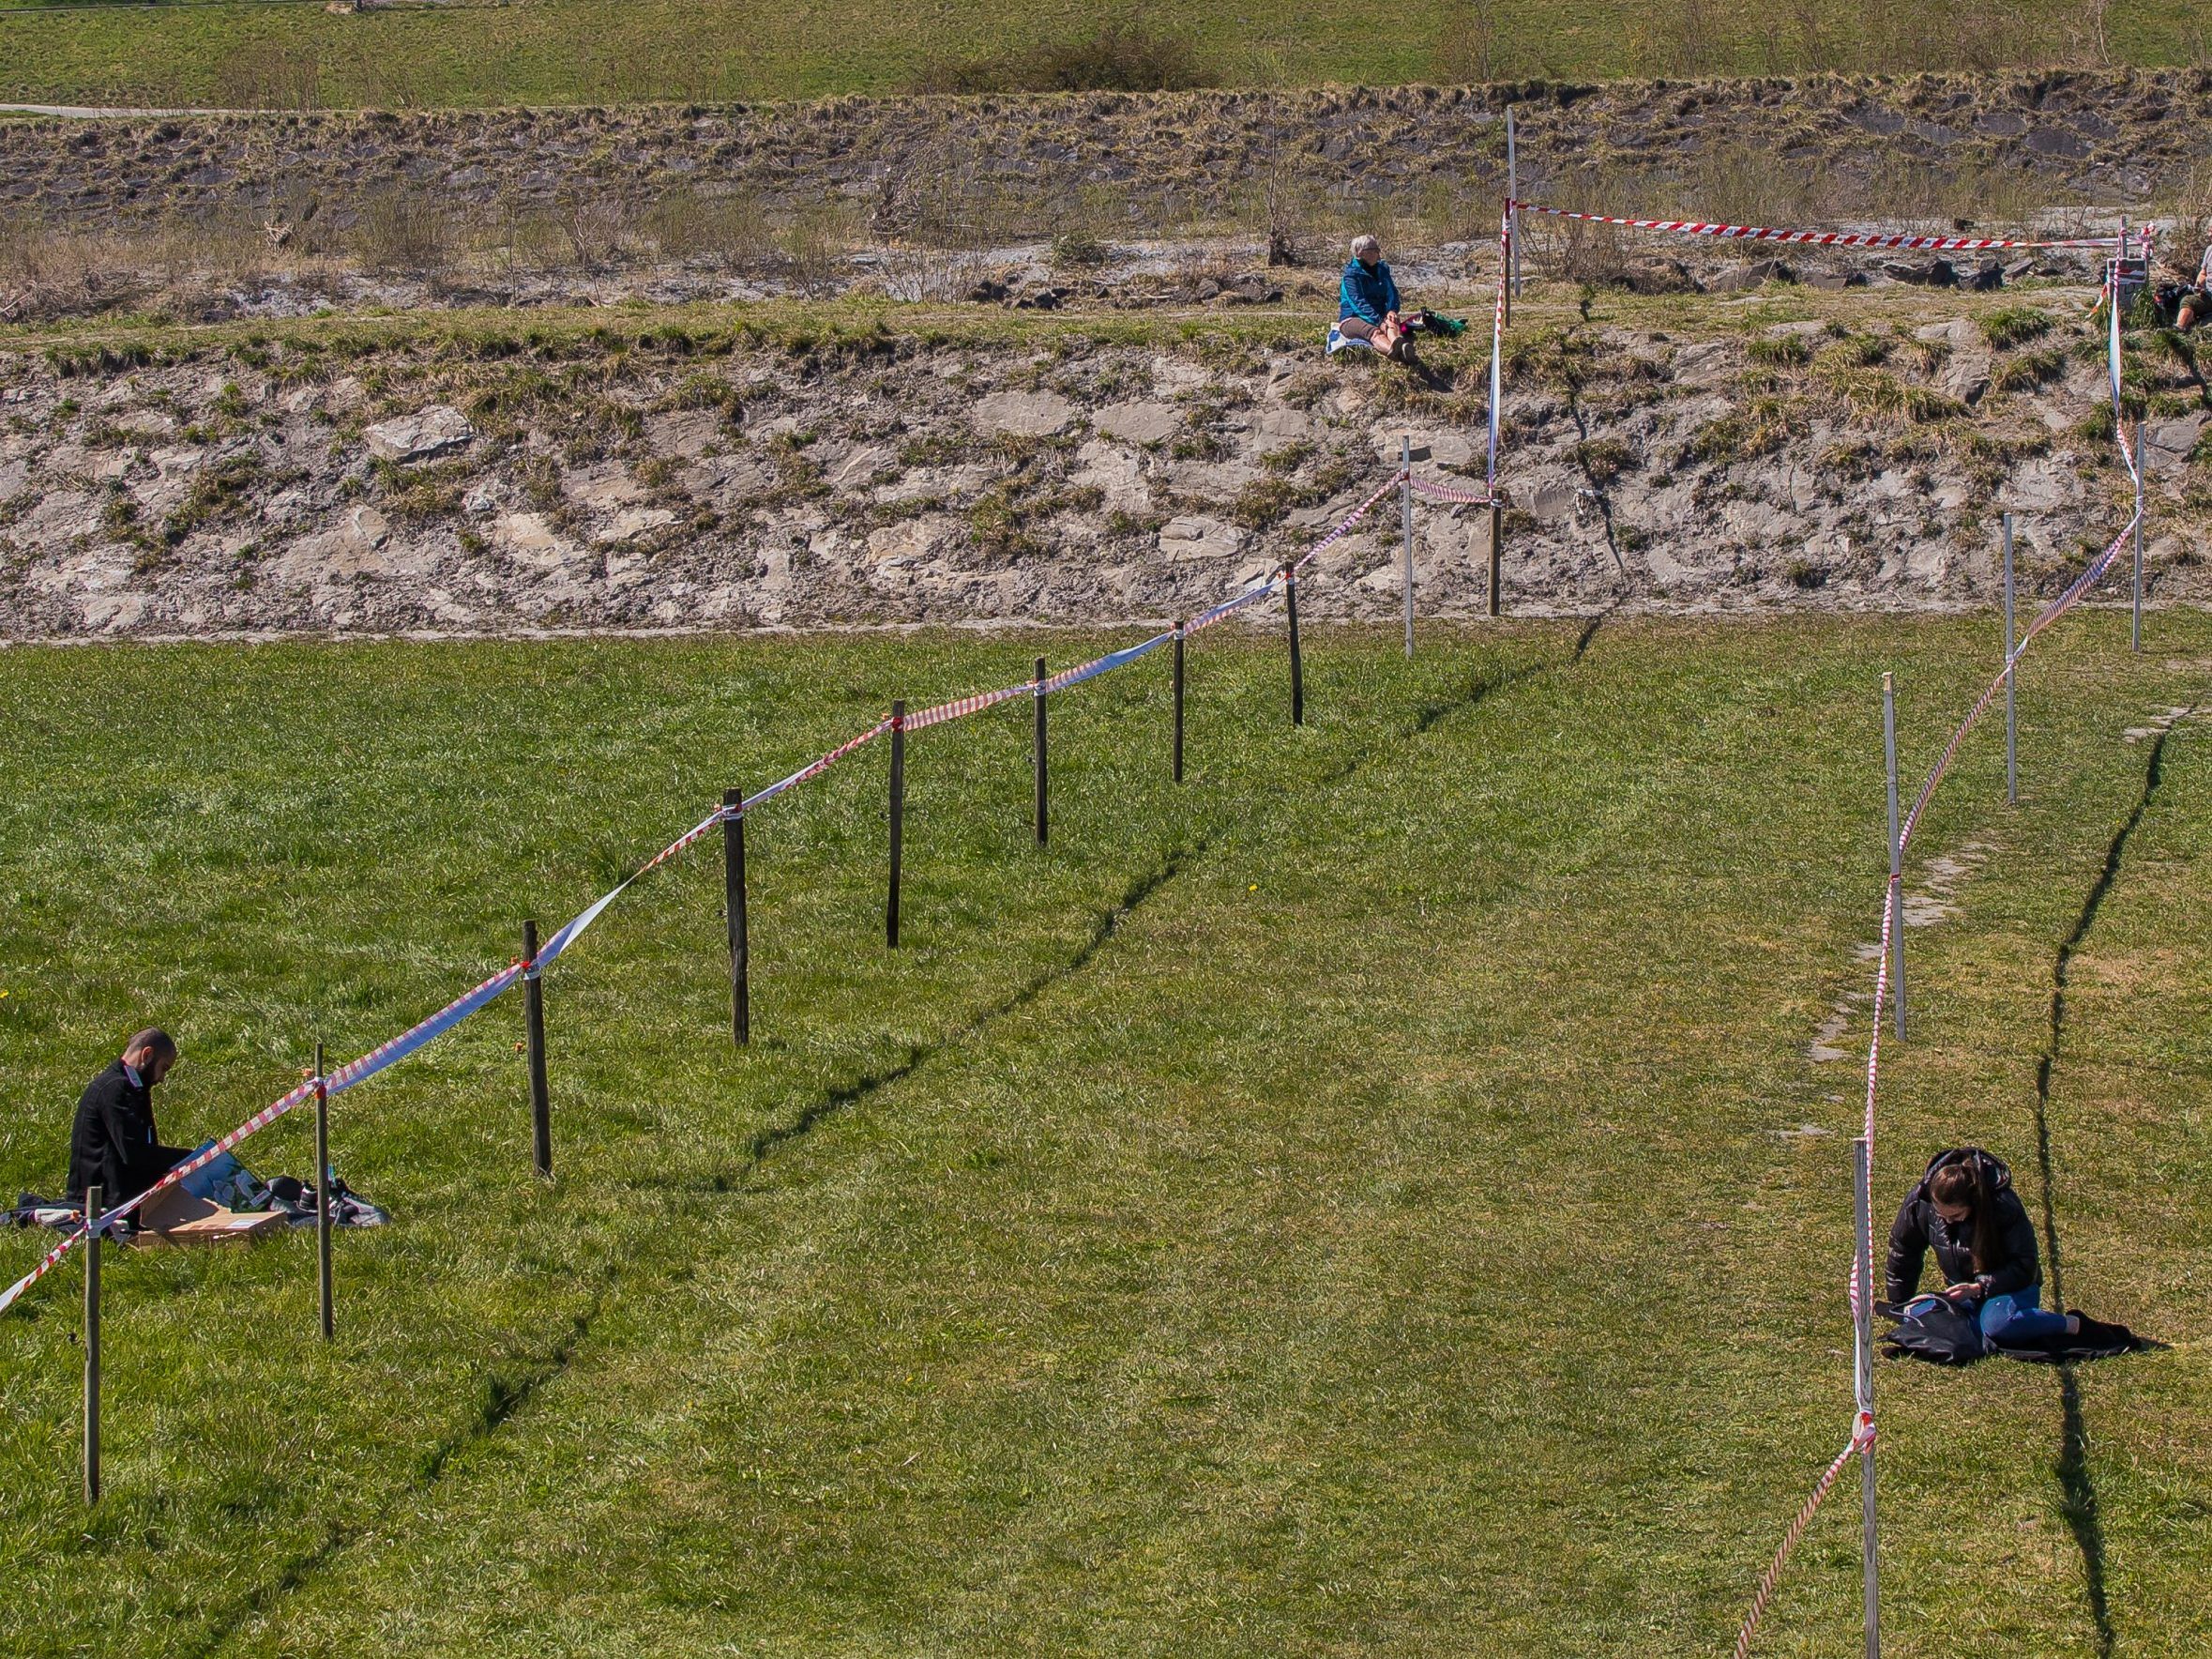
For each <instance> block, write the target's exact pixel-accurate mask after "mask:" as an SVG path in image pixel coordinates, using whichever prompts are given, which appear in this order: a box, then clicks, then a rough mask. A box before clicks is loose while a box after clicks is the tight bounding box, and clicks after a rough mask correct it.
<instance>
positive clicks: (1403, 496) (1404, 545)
mask: <svg viewBox="0 0 2212 1659" xmlns="http://www.w3.org/2000/svg"><path fill="white" fill-rule="evenodd" d="M1413 464H1414V447H1413V434H1411V433H1401V434H1399V439H1398V466H1399V475H1398V531H1399V543H1400V546H1401V549H1402V551H1403V563H1404V566H1405V654H1406V655H1407V656H1408V657H1411V656H1412V655H1413V622H1414V570H1413Z"/></svg>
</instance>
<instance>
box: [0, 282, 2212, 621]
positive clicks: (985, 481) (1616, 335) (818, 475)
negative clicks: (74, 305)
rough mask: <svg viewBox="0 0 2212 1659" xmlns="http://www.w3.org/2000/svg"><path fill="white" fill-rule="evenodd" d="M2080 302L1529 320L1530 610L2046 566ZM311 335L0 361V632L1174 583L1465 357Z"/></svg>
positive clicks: (694, 610) (1124, 607)
mask: <svg viewBox="0 0 2212 1659" xmlns="http://www.w3.org/2000/svg"><path fill="white" fill-rule="evenodd" d="M2082 301H2083V296H2081V295H2079V294H2077V293H2074V292H2071V291H2066V292H2060V291H2056V290H2045V291H2043V292H2042V293H2041V294H2040V295H2039V296H2038V297H2037V299H2036V301H2035V302H2034V303H2026V302H2023V301H2018V300H2016V301H2014V302H2012V303H2010V304H2008V305H2007V306H2006V307H2005V308H2004V309H2003V310H2001V311H1989V310H1985V311H1984V312H1982V313H1981V314H1980V315H1979V316H1978V318H1970V317H1963V316H1962V317H1960V318H1958V319H1956V320H1953V321H1949V322H1942V321H1938V322H1934V323H1928V324H1921V325H1918V326H1905V325H1899V326H1894V327H1893V326H1891V325H1889V324H1886V323H1882V322H1878V321H1872V320H1871V319H1868V320H1857V321H1855V323H1854V324H1853V326H1851V327H1845V326H1844V325H1842V324H1837V323H1823V322H1819V321H1806V322H1796V323H1787V324H1780V325H1768V326H1764V327H1750V328H1747V329H1745V330H1744V331H1742V332H1740V333H1735V334H1727V335H1723V336H1721V337H1719V338H1708V339H1702V340H1699V339H1690V338H1687V337H1684V336H1681V335H1677V334H1670V333H1668V332H1666V331H1663V330H1655V329H1648V328H1644V329H1638V328H1628V327H1591V326H1588V325H1580V324H1575V323H1571V322H1569V323H1568V324H1566V325H1564V326H1553V327H1526V326H1524V327H1523V328H1522V329H1521V330H1520V331H1518V332H1517V334H1516V336H1515V338H1514V341H1513V342H1512V345H1511V351H1510V375H1509V382H1508V385H1509V391H1508V403H1507V420H1506V425H1507V458H1506V466H1505V477H1506V479H1507V484H1508V487H1509V499H1510V510H1509V511H1508V512H1507V518H1506V524H1507V553H1506V571H1507V582H1508V584H1509V590H1510V598H1511V602H1512V604H1513V606H1514V608H1516V609H1520V610H1544V609H1551V610H1561V609H1576V608H1582V607H1586V606H1589V605H1593V604H1599V603H1606V602H1611V601H1614V600H1616V599H1622V600H1625V601H1627V602H1628V603H1629V604H1631V605H1636V606H1644V607H1650V608H1658V609H1698V610H1702V609H1728V608H1737V607H1760V606H1791V607H1807V606H1811V607H1835V608H1858V607H1868V608H1872V607H1900V608H1902V607H1918V606H1946V607H1947V606H1953V605H1959V604H1963V603H1971V602H1983V601H1987V600H1988V599H1989V597H1990V596H1991V594H1992V583H1993V580H1994V577H1993V571H1994V548H1995V544H1996V536H1995V525H1994V521H1993V517H1992V505H1991V504H1992V502H1993V501H1996V500H2000V499H2001V500H2003V501H2005V502H2007V503H2008V504H2009V505H2011V506H2012V507H2013V508H2014V510H2016V511H2017V512H2018V514H2019V519H2020V546H2021V559H2022V569H2023V581H2024V583H2025V586H2026V588H2027V591H2028V592H2029V593H2030V594H2033V593H2035V592H2037V591H2040V590H2044V589H2048V588H2049V587H2051V586H2052V585H2053V584H2054V583H2057V582H2059V581H2061V580H2062V579H2063V577H2064V575H2065V573H2067V572H2068V571H2071V570H2072V569H2074V568H2076V567H2078V565H2079V563H2080V561H2081V559H2082V558H2083V556H2084V549H2085V548H2086V547H2088V546H2090V545H2093V544H2100V543H2101V541H2102V540H2104V539H2105V538H2106V537H2109V536H2110V535H2111V534H2112V533H2113V531H2114V529H2116V527H2117V526H2118V525H2120V524H2121V523H2122V522H2124V518H2125V510H2124V505H2123V504H2124V500H2125V495H2126V492H2125V487H2124V475H2123V474H2121V472H2120V471H2119V470H2118V468H2117V467H2116V465H2115V464H2114V461H2113V445H2112V443H2111V440H2110V436H2109V415H2103V416H2101V417H2100V411H2103V410H2104V409H2105V408H2106V407H2107V403H2106V392H2105V388H2104V383H2103V379H2102V370H2101V363H2100V360H2099V359H2098V353H2097V346H2096V342H2095V341H2094V340H2093V339H2092V338H2090V336H2089V334H2088V333H2087V331H2086V330H2085V329H2084V328H2083V325H2082V324H2081V323H2080V321H2079V320H2078V319H2079V316H2080V312H2081V305H2082ZM1699 303H1701V304H1709V303H1710V302H1699ZM1754 303H1756V302H1754ZM318 343H319V342H318V340H317V337H315V336H314V335H312V334H311V333H306V332H303V334H302V335H301V337H300V338H298V339H295V340H293V341H292V342H290V343H283V342H277V343H262V344H253V345H239V346H236V347H234V348H231V349H230V350H228V351H216V350H203V351H201V352H198V353H196V354H189V355H185V356H183V357H181V358H179V359H177V360H173V361H166V362H163V361H155V360H140V361H132V360H129V359H128V358H126V359H123V360H118V359H116V358H114V356H112V355H111V356H110V357H109V358H106V359H104V360H103V359H102V358H99V357H98V356H97V355H96V356H89V357H84V358H69V357H68V356H66V355H65V356H62V357H60V358H58V360H56V359H53V358H27V357H18V358H0V427H4V430H0V631H4V632H5V633H6V634H7V635H8V636H10V637H14V638H19V639H22V638H38V637H53V636H82V635H87V634H174V633H214V632H238V631H245V632H254V631H265V630H269V631H313V632H323V631H345V630H364V631H402V630H432V631H446V632H483V631H506V630H520V629H529V628H544V627H588V628H611V629H621V628H691V627H709V628H744V627H751V626H760V625H787V626H808V625H819V624H827V623H848V622H872V621H932V622H947V623H950V622H973V621H1026V620H1047V621H1066V622H1075V621H1093V620H1113V619H1121V618H1127V617H1130V616H1164V617H1172V616H1176V615H1180V614H1188V613H1189V612H1190V611H1191V610H1193V609H1194V608H1196V607H1198V606H1201V605H1203V604H1204V603H1205V602H1207V601H1210V600H1212V599H1214V598H1216V597H1219V596H1220V594H1221V593H1223V592H1224V591H1227V590H1228V589H1229V588H1230V587H1231V586H1232V585H1233V584H1234V583H1235V582H1236V581H1237V580H1239V579H1240V578H1246V577H1249V576H1250V575H1252V574H1254V573H1256V572H1258V571H1262V570H1264V569H1265V566H1266V565H1267V563H1268V562H1269V561H1272V560H1275V559H1279V558H1280V557H1281V556H1283V554H1284V552H1285V551H1286V550H1290V549H1294V548H1296V547H1298V546H1300V545H1302V544H1305V543H1308V542H1310V541H1311V540H1312V539H1313V538H1314V537H1315V536H1316V535H1317V534H1318V533H1319V532H1320V531H1321V530H1322V529H1324V528H1325V527H1326V526H1327V525H1332V524H1334V523H1335V522H1336V521H1337V520H1338V519H1339V518H1340V517H1341V516H1342V514H1343V513H1344V512H1345V511H1347V510H1349V509H1350V508H1351V507H1352V506H1353V505H1354V504H1356V502H1357V501H1358V500H1360V499H1361V498H1362V497H1364V496H1365V495H1367V494H1368V492H1369V491H1370V490H1371V489H1372V488H1373V486H1374V485H1375V483H1376V482H1377V481H1379V480H1380V479H1383V478H1385V477H1386V475H1387V471H1388V467H1389V462H1390V458H1391V457H1393V456H1394V454H1395V450H1396V446H1397V442H1398V434H1400V433H1401V432H1411V433H1412V434H1413V435H1414V437H1415V440H1416V441H1417V442H1418V443H1425V444H1427V445H1429V446H1430V447H1432V449H1433V450H1434V458H1433V461H1432V463H1430V464H1429V465H1430V466H1431V467H1432V468H1434V469H1435V470H1436V472H1437V475H1438V476H1440V477H1451V476H1454V475H1457V476H1458V478H1459V480H1460V481H1461V482H1462V483H1467V482H1477V483H1478V481H1479V475H1480V473H1481V470H1482V455H1481V447H1482V433H1483V429H1484V425H1485V419H1486V416H1485V410H1484V406H1483V403H1482V402H1481V398H1480V387H1481V382H1482V379H1483V376H1482V374H1481V373H1480V368H1479V365H1478V364H1477V363H1476V362H1475V361H1474V358H1473V356H1472V354H1471V353H1470V354H1468V356H1467V357H1466V358H1465V360H1464V361H1463V363H1462V366H1461V368H1460V371H1459V372H1460V377H1461V379H1462V382H1463V383H1464V384H1465V385H1466V386H1468V387H1470V388H1474V389H1473V390H1472V391H1471V392H1440V393H1439V392H1429V391H1424V390H1422V389H1420V388H1417V386H1416V385H1415V384H1414V383H1413V382H1412V381H1410V380H1409V379H1408V378H1407V377H1406V376H1405V375H1404V374H1402V373H1401V372H1399V371H1397V370H1395V369H1392V368H1390V367H1389V366H1387V365H1379V364H1377V363H1375V362H1374V361H1373V360H1372V359H1370V358H1359V357H1356V356H1354V355H1353V354H1345V356H1344V357H1343V358H1339V359H1336V360H1334V361H1328V360H1324V359H1322V358H1321V357H1320V355H1319V353H1318V351H1317V350H1316V349H1315V348H1314V347H1313V346H1311V345H1305V346H1297V347H1285V346H1270V345H1266V344H1252V343H1243V344H1239V343H1234V342H1229V341H1227V340H1221V341H1217V342H1213V343H1211V344H1174V345H1169V344H1159V345H1142V344H1129V343H1104V342H1097V341H1092V340H1089V339H1086V338H1085V337H1083V336H1082V335H1080V334H1078V333H1074V332H1060V333H1057V334H1054V335H1053V336H1052V337H1050V339H1049V341H1048V342H1044V343H1041V344H1040V345H1039V346H1037V347H1028V346H1024V345H1023V344H1021V343H1019V337H1018V336H1017V338H1016V341H1015V342H1008V341H1007V340H1006V338H1005V337H1004V336H1003V335H1001V336H1000V337H998V338H997V339H996V340H995V341H993V340H992V339H989V338H983V339H978V340H977V341H974V342H962V341H960V340H958V339H952V340H945V339H939V340H936V341H933V342H925V341H922V340H917V339H901V338H899V337H896V336H892V335H878V336H861V337H857V338H856V337H849V336H848V337H845V338H843V339H838V338H835V337H833V338H831V339H830V340H828V341H827V342H824V341H821V340H818V339H817V340H802V341H797V342H788V343H784V344H775V343H770V342H765V341H763V340H760V339H758V338H753V339H750V340H749V339H748V338H747V337H745V336H742V335H735V334H726V333H725V334H720V335H718V334H715V333H713V332H710V331H702V330H693V331H690V332H686V331H683V330H679V329H673V328H663V329H655V330H650V331H647V332H644V333H642V334H637V335H626V334H614V333H607V334H602V335H600V336H598V337H597V338H594V337H590V336H579V337H576V338H574V339H571V340H569V341H568V342H566V343H555V342H549V341H542V340H541V341H540V342H537V343H532V342H530V341H529V340H528V339H526V338H523V337H515V338H507V337H501V336H497V335H492V336H486V337H482V338H477V339H476V340H474V341H472V342H470V343H468V344H467V345H465V346H463V345H459V344H452V343H448V344H446V345H442V346H437V347H430V346H417V347H415V348H409V347H406V346H403V345H400V346H390V345H387V346H370V345H366V344H356V345H355V346H353V347H350V348H349V347H347V346H345V345H343V344H342V343H340V342H331V343H320V344H319V348H317V347H318ZM2133 363H2134V366H2133V367H2132V368H2131V370H2130V374H2131V385H2130V396H2131V397H2136V396H2140V397H2141V398H2143V399H2144V400H2145V402H2146V403H2147V407H2148V410H2149V417H2150V427H2149V442H2150V453H2151V461H2152V472H2151V478H2152V492H2153V507H2154V510H2153V517H2152V532H2151V538H2150V542H2149V564H2150V570H2151V572H2152V578H2153V591H2154V593H2155V594H2156V595H2157V596H2158V597H2159V598H2162V599H2173V598H2201V597H2206V596H2207V595H2208V593H2212V585H2208V584H2207V581H2206V579H2205V574H2204V565H2203V563H2202V562H2201V559H2202V552H2203V548H2204V533H2203V532H2204V524H2205V519H2206V516H2207V512H2208V510H2212V444H2206V445H2204V446H2202V448H2201V447H2200V444H2199V434H2200V432H2201V430H2202V428H2203V426H2204V421H2205V419H2206V400H2205V396H2204V389H2203V386H2202V382H2201V381H2200V380H2199V379H2198V378H2197V377H2196V374H2195V371H2194V368H2193V366H2192V365H2190V364H2189V362H2187V361H2185V360H2184V358H2183V357H2182V356H2179V355H2176V354H2175V353H2174V352H2172V351H2168V352H2166V353H2165V354H2163V355H2160V354H2159V353H2158V352H2157V351H2155V350H2154V349H2153V348H2152V347H2151V346H2149V345H2146V346H2145V347H2144V349H2142V350H2139V351H2138V352H2137V353H2136V354H2135V357H2134V358H2133ZM65 371H67V372H66V373H65ZM2200 454H2203V455H2204V459H2198V457H2199V456H2200ZM1396 518H1397V515H1396V512H1395V510H1386V511H1382V512H1378V513H1377V514H1376V515H1375V517H1374V519H1373V520H1372V521H1371V525H1372V528H1371V531H1363V532H1362V533H1361V534H1359V535H1356V536H1355V537H1352V538H1350V539H1348V540H1345V541H1343V542H1341V543H1340V544H1339V545H1338V546H1337V547H1335V548H1333V549H1332V550H1331V551H1330V552H1329V553H1328V554H1327V555H1326V556H1325V558H1324V559H1323V561H1322V562H1321V567H1320V571H1319V579H1317V580H1316V581H1315V582H1314V583H1313V584H1312V585H1311V588H1310V589H1309V594H1308V602H1309V604H1310V605H1311V608H1312V609H1313V610H1314V611H1316V612H1318V613H1321V614H1326V615H1335V616H1370V615H1373V616H1381V615H1387V614H1389V613H1390V612H1391V611H1393V610H1394V608H1395V606H1396V604H1397V595H1398V592H1399V588H1398V576H1397V573H1396V568H1395V551H1396V538H1397V525H1396ZM1415 520H1416V564H1417V575H1418V581H1419V585H1420V591H1421V596H1422V604H1423V607H1424V610H1425V611H1427V612H1429V613H1430V614H1443V615H1449V614H1471V613H1473V612H1475V611H1477V609H1479V607H1480V605H1481V603H1482V594H1483V586H1482V585H1483V572H1484V569H1485V565H1486V563H1487V556H1488V546H1487V515H1486V514H1484V513H1482V512H1480V511H1479V510H1468V511H1464V512H1462V511H1456V510H1451V509H1448V508H1437V507H1431V506H1426V505H1424V506H1422V507H1420V508H1418V509H1417V511H1416V515H1415Z"/></svg>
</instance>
